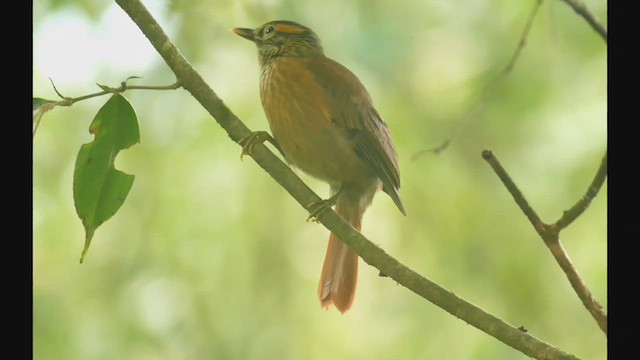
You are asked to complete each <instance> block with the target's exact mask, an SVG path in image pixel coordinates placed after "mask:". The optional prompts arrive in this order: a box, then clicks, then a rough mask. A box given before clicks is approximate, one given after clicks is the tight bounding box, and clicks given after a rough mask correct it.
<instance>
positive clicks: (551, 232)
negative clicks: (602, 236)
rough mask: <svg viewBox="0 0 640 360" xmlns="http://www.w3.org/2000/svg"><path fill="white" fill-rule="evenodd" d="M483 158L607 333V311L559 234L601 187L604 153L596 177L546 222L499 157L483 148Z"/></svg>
mask: <svg viewBox="0 0 640 360" xmlns="http://www.w3.org/2000/svg"><path fill="white" fill-rule="evenodd" d="M482 157H483V158H484V159H485V160H486V161H487V162H488V163H489V165H491V168H492V169H493V171H495V173H496V174H497V175H498V177H499V178H500V180H501V181H502V183H503V184H504V186H505V187H506V188H507V190H508V191H509V193H510V194H511V196H513V199H514V200H515V201H516V203H517V204H518V206H519V207H520V210H522V212H523V213H524V214H525V215H526V216H527V218H528V219H529V222H531V225H533V228H534V229H535V230H536V232H537V233H538V235H540V237H541V238H542V240H543V241H544V243H545V245H546V246H547V248H549V251H551V254H552V255H553V258H554V259H556V262H557V263H558V265H560V268H562V271H564V273H565V275H566V276H567V279H569V283H570V284H571V286H572V287H573V289H574V290H575V292H576V294H577V295H578V298H580V300H581V301H582V304H583V305H584V306H585V307H586V308H587V310H588V311H589V313H590V314H591V316H592V317H593V318H594V319H595V320H596V322H597V323H598V326H599V327H600V329H602V331H604V333H605V334H606V333H607V314H606V312H605V311H604V309H603V307H602V305H600V303H599V302H598V301H597V300H596V299H595V298H594V297H593V295H592V294H591V291H590V290H589V288H588V287H587V285H586V284H585V282H584V281H582V278H581V277H580V274H578V271H577V270H576V268H575V266H573V263H572V262H571V260H570V259H569V255H568V254H567V252H566V251H565V250H564V248H563V247H562V244H561V243H560V239H559V234H560V231H561V230H562V229H564V228H565V227H567V226H568V225H569V224H570V223H571V222H572V221H573V220H575V219H576V218H577V217H578V216H580V215H581V214H582V213H583V212H584V211H585V210H586V209H587V207H588V206H589V204H590V203H591V200H592V199H593V198H594V197H595V196H596V195H597V193H598V191H599V190H600V187H601V186H602V184H603V183H604V179H605V178H606V174H607V155H606V154H605V156H604V159H603V160H602V164H601V165H600V168H599V169H598V171H597V173H596V176H595V178H594V179H593V181H592V182H591V185H590V186H589V188H588V189H587V192H586V194H585V195H584V196H583V197H582V198H581V199H580V200H579V201H578V202H577V203H576V204H575V205H574V206H572V207H571V209H569V210H567V211H565V213H564V215H563V216H562V217H561V218H560V220H558V221H557V222H556V223H554V224H552V225H547V224H545V223H543V222H542V220H540V217H539V216H538V214H536V212H535V211H534V210H533V209H532V208H531V206H529V203H528V202H527V200H526V199H525V198H524V195H522V193H521V192H520V189H518V187H517V186H516V184H515V183H514V182H513V180H511V177H510V176H509V174H507V172H506V170H505V169H504V168H503V167H502V165H501V164H500V162H499V161H498V159H497V158H496V157H495V155H494V154H493V152H492V151H491V150H484V151H483V152H482Z"/></svg>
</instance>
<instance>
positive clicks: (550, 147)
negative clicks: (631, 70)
mask: <svg viewBox="0 0 640 360" xmlns="http://www.w3.org/2000/svg"><path fill="white" fill-rule="evenodd" d="M144 2H145V4H146V5H147V6H148V7H149V8H150V10H151V12H152V13H153V14H154V16H156V17H157V19H158V20H159V21H160V23H161V24H162V25H163V27H164V29H165V31H166V32H167V33H168V35H169V36H170V37H171V38H172V39H173V40H174V41H175V43H176V45H177V46H178V47H179V48H180V50H181V51H182V52H183V54H185V56H186V57H187V58H188V59H189V60H190V61H191V63H192V64H193V65H194V67H195V68H196V69H197V70H198V71H199V72H200V73H201V74H202V75H203V77H204V78H205V79H207V81H208V82H209V84H210V85H211V86H212V87H213V89H214V90H215V91H216V92H217V93H218V95H219V96H220V97H221V98H222V99H223V100H224V101H225V103H226V104H227V105H228V106H229V107H230V108H231V109H232V110H233V111H234V112H235V114H236V115H238V116H239V117H240V118H241V119H242V120H243V121H244V122H245V123H246V124H247V125H248V126H249V127H250V128H252V129H256V130H258V129H267V123H266V119H265V118H264V115H263V112H262V108H261V106H260V100H259V94H258V64H257V56H256V50H255V48H254V47H253V46H252V45H251V44H250V43H248V42H246V41H245V40H243V39H240V38H238V37H237V36H235V35H233V34H232V33H230V32H229V29H230V28H232V27H236V26H244V27H255V26H258V25H260V24H262V23H264V22H266V21H268V20H273V19H291V20H296V21H298V22H300V23H302V24H305V25H307V26H309V27H311V28H312V29H314V30H315V31H316V32H317V33H318V34H319V35H320V37H321V38H322V39H323V41H324V45H325V50H326V52H327V54H328V55H329V56H330V57H332V58H334V59H336V60H338V61H340V62H341V63H343V64H344V65H346V66H347V67H349V68H350V69H351V70H352V71H353V72H354V73H356V74H357V75H358V76H359V77H360V79H361V80H362V81H363V83H364V84H365V85H366V86H367V88H368V89H369V91H370V93H371V94H372V97H373V98H374V101H375V103H376V106H377V108H378V111H379V112H380V114H382V116H383V117H384V118H385V120H386V122H387V123H388V125H389V126H390V128H391V130H392V132H393V136H394V141H395V143H396V146H397V148H398V152H399V154H400V165H401V178H402V188H401V195H402V197H403V200H404V202H405V206H406V208H407V213H408V216H407V217H403V216H402V215H401V214H400V213H399V212H398V211H397V209H396V208H395V207H394V205H393V202H392V201H391V200H390V199H389V198H388V196H386V195H384V194H382V193H381V194H379V195H378V196H377V197H376V200H375V201H374V204H373V205H372V207H371V208H370V210H369V211H368V213H367V214H366V216H365V220H364V226H363V233H364V234H365V235H366V236H368V237H369V239H371V240H372V241H373V242H374V243H377V244H379V245H380V246H382V247H383V248H384V249H385V250H386V251H387V252H389V253H390V254H392V255H393V256H394V257H396V258H398V259H399V260H400V261H402V262H403V263H405V264H406V265H408V266H410V267H412V268H413V269H415V270H416V271H418V272H419V273H421V274H423V275H424V276H426V277H428V278H429V279H431V280H433V281H436V282H437V283H439V284H440V285H442V286H444V287H446V288H447V289H449V290H451V291H453V292H455V293H456V294H458V295H459V296H462V297H463V298H465V299H467V300H469V301H471V302H472V303H474V304H476V305H478V306H480V307H482V308H484V309H485V310H487V311H489V312H491V313H493V314H495V315H496V316H498V317H500V318H502V319H504V320H505V321H507V322H509V323H511V324H513V325H515V326H520V325H523V326H525V327H526V328H527V329H528V331H529V332H530V333H531V334H532V335H534V336H536V337H538V338H540V339H541V340H544V341H546V342H549V343H551V344H554V345H556V346H558V347H560V348H562V349H564V350H566V351H568V352H571V353H574V354H576V355H577V356H579V357H581V358H584V359H605V358H606V345H607V340H606V337H605V336H604V335H603V334H602V332H601V331H600V330H599V328H598V326H597V325H596V323H595V321H594V320H593V319H592V318H591V317H590V315H589V314H588V312H587V311H586V310H585V309H584V307H583V306H582V304H581V303H580V301H579V300H578V298H577V296H576V295H575V294H574V293H573V290H572V288H571V286H570V285H569V283H568V281H567V280H566V278H565V276H564V274H563V273H562V271H561V270H560V268H559V267H558V266H557V265H556V263H555V261H554V260H553V258H552V257H551V255H550V254H549V252H548V250H547V249H546V248H545V246H544V245H543V243H542V241H541V240H540V238H538V236H537V235H536V233H535V231H534V230H533V229H532V228H531V226H530V224H529V223H528V221H527V219H526V218H525V217H524V216H523V215H522V214H521V213H520V211H519V209H518V208H517V206H516V204H515V203H514V202H513V199H512V198H511V197H510V195H509V194H508V193H507V191H506V190H505V189H504V187H503V186H502V184H501V183H500V182H499V180H498V179H497V177H496V176H495V174H494V173H493V172H492V171H491V169H490V168H489V166H488V165H487V164H486V163H485V162H484V161H483V160H482V158H481V156H480V153H481V151H482V150H483V149H485V148H491V149H492V150H494V151H495V153H496V154H497V156H498V157H499V159H500V160H501V162H502V163H503V165H504V166H505V167H506V169H507V171H509V173H510V174H511V176H512V177H513V179H514V181H515V182H516V183H517V184H518V185H519V186H520V188H521V190H522V191H523V192H524V194H525V196H526V197H527V199H528V200H529V201H530V203H531V205H532V206H533V207H534V209H536V210H537V211H538V213H539V215H540V216H541V217H542V219H543V220H545V221H548V222H551V221H555V220H557V219H558V218H559V217H560V216H561V215H562V211H563V210H565V209H567V208H569V207H570V206H571V205H572V204H573V203H574V202H575V201H577V200H578V199H579V198H580V196H582V194H583V193H584V191H585V190H586V188H587V186H588V185H589V183H590V182H591V179H592V177H593V175H594V174H595V171H596V169H597V167H598V166H599V164H600V160H601V158H602V156H603V154H604V152H605V151H606V147H607V143H606V138H607V127H606V116H607V98H606V94H607V92H606V91H607V90H606V89H607V71H606V68H607V64H606V63H607V47H606V44H605V43H604V42H603V41H602V39H601V38H600V37H599V36H598V35H597V34H596V33H595V32H594V31H592V30H591V29H590V28H589V27H588V26H587V24H586V23H585V22H584V21H583V20H582V19H581V18H579V17H578V16H577V15H576V14H575V13H574V12H573V11H572V10H571V9H570V8H568V7H567V6H566V5H565V4H563V3H562V2H560V1H547V2H545V3H544V4H543V6H542V8H541V9H540V13H539V15H538V18H537V19H536V22H535V24H534V27H533V29H532V32H531V35H530V37H529V39H528V41H527V47H526V48H525V50H524V52H523V54H522V56H521V58H520V61H519V62H518V64H517V65H516V68H515V70H514V71H513V73H512V74H511V75H510V76H509V77H508V78H507V80H506V81H505V82H503V83H502V85H501V86H500V87H499V88H498V89H497V91H496V93H495V95H494V97H493V98H491V99H490V100H489V101H488V102H487V104H486V106H485V108H484V111H483V112H481V113H480V114H478V116H477V117H476V118H475V119H474V121H473V122H472V123H471V124H470V125H469V127H467V128H466V130H465V131H464V132H463V133H462V134H461V135H460V136H459V137H457V138H456V139H455V140H454V142H453V144H452V145H451V147H450V148H449V149H448V150H447V151H445V152H444V153H443V154H441V155H439V156H434V155H427V156H424V157H422V158H420V159H419V160H417V161H412V160H411V156H412V155H413V154H415V153H416V152H418V151H420V150H422V149H425V148H430V147H433V146H436V145H438V144H440V143H441V142H442V141H443V140H444V139H446V138H447V137H449V136H450V134H451V132H452V131H453V129H454V128H455V125H456V120H457V119H459V118H460V117H461V116H463V115H464V114H465V112H466V111H467V109H469V107H470V106H472V104H473V103H474V101H475V100H476V99H477V98H478V97H479V96H480V92H481V90H482V89H483V87H484V86H485V85H486V84H487V83H488V82H489V81H491V80H492V79H493V78H494V77H495V76H496V75H497V74H498V73H499V72H500V71H501V70H502V69H503V67H504V66H505V65H506V63H507V62H508V59H509V57H510V56H511V54H512V52H513V51H514V49H515V46H516V45H517V42H518V39H519V37H520V34H521V31H522V29H523V28H524V23H525V21H526V18H527V16H528V14H529V12H530V10H531V8H532V7H533V1H512V0H486V1H479V2H478V1H476V2H450V1H442V0H432V1H408V2H402V3H398V2H391V1H382V0H372V1H365V0H359V1H354V2H342V1H338V0H326V1H322V2H309V1H292V0H246V1H217V2H211V1H204V0H191V1H185V0H175V1H158V0H156V1H150V0H149V1H144ZM586 4H587V6H589V8H590V10H591V11H592V12H593V13H594V14H595V15H596V16H597V17H598V18H599V19H601V21H603V22H604V23H605V24H606V18H607V13H606V7H607V3H606V2H605V1H601V0H591V1H586ZM127 23H131V21H130V20H129V19H128V18H127V17H126V15H125V14H124V13H123V12H122V11H121V10H120V9H119V8H118V7H117V5H115V3H109V2H92V1H68V0H42V1H39V2H37V3H34V69H33V70H34V71H33V75H34V76H33V78H34V80H33V88H34V94H33V95H34V96H35V97H43V98H47V99H55V98H56V94H55V92H54V91H53V89H52V87H51V85H50V83H49V80H48V77H49V76H52V73H53V72H55V71H57V67H61V68H62V67H69V66H71V65H70V64H76V63H75V61H79V59H88V60H87V61H84V62H80V63H79V64H80V65H91V68H90V70H91V71H90V72H87V74H89V75H90V77H88V76H89V75H84V74H85V73H84V72H82V71H84V70H82V69H81V68H80V66H79V65H74V66H75V67H72V69H74V71H72V72H71V73H69V75H68V76H65V78H61V77H60V76H54V78H53V80H54V82H55V84H56V87H57V88H58V90H60V91H61V93H62V94H64V95H66V96H79V95H84V94H87V93H89V92H94V91H96V90H97V88H96V87H95V83H106V84H110V85H115V84H118V83H119V82H120V81H122V80H124V79H125V78H127V77H128V76H131V75H138V76H143V77H144V78H143V79H142V80H138V81H139V83H140V84H143V83H144V84H148V85H158V84H169V83H172V82H173V81H174V78H173V75H172V74H171V72H170V71H169V70H168V69H167V67H166V66H165V65H164V63H163V62H162V61H161V60H160V59H159V57H158V56H157V55H155V56H154V55H153V49H150V46H149V45H148V43H146V44H145V42H146V39H145V38H144V36H143V35H142V33H141V32H140V31H139V30H137V29H136V28H135V27H134V26H132V27H131V28H130V29H129V28H125V30H126V32H124V34H126V36H128V37H130V38H131V39H135V40H136V41H139V44H140V45H139V46H136V47H134V48H130V49H115V47H117V45H118V44H120V43H121V42H120V41H119V39H120V38H116V37H115V34H116V33H117V34H121V33H122V29H123V28H124V27H125V26H127ZM79 25H83V26H86V27H87V31H86V32H84V33H82V32H79V31H75V30H74V31H72V32H71V35H73V36H70V37H67V38H52V34H54V33H56V31H64V30H65V29H67V28H69V29H75V27H74V26H79ZM74 36H78V37H82V36H84V37H88V39H89V41H90V43H91V44H92V46H95V48H91V49H88V48H86V47H84V46H81V44H80V43H78V42H74V39H75V37H74ZM138 38H139V39H138ZM49 45H51V46H49ZM92 49H98V50H100V49H102V50H104V51H107V53H108V54H110V55H109V57H108V58H106V57H105V58H101V57H87V56H89V55H91V54H90V52H91V51H92ZM116 50H118V51H122V52H117V51H116ZM145 54H151V55H145ZM145 56H149V57H150V60H149V61H148V62H147V63H145V64H144V66H143V65H141V64H142V63H141V62H140V61H141V59H144V58H145ZM53 59H62V62H61V63H59V64H58V63H55V62H54V61H53ZM60 73H63V74H64V72H62V71H61V72H60ZM80 75H82V76H80ZM76 76H77V78H76ZM126 96H127V98H128V99H129V101H130V102H131V103H132V105H133V106H134V108H135V109H136V113H137V114H138V118H139V121H140V134H141V143H140V144H138V145H136V146H134V147H132V148H130V149H128V150H126V151H122V152H121V153H120V154H119V155H118V158H117V159H116V164H115V165H116V168H118V169H121V170H122V171H124V172H126V173H129V174H135V176H136V181H135V183H134V185H133V187H132V189H131V191H130V193H129V197H128V199H127V200H126V202H125V203H124V205H123V206H122V208H121V209H120V211H119V212H118V213H117V214H116V215H115V216H114V217H113V218H112V219H111V220H109V221H108V222H106V223H105V224H104V225H102V226H101V228H100V229H99V231H98V232H97V233H96V235H95V237H94V241H93V243H92V249H91V252H92V254H91V256H90V257H89V258H88V259H87V261H86V262H85V263H84V264H83V265H79V264H78V256H79V255H80V251H81V249H82V244H83V240H84V234H83V227H82V223H81V222H80V220H78V218H77V216H76V214H75V209H74V206H73V195H72V182H73V166H74V162H75V157H76V155H77V152H78V149H79V148H80V146H81V145H82V144H84V143H87V142H90V141H91V140H92V138H93V137H92V136H91V135H90V134H89V133H88V132H87V128H88V126H89V124H90V122H91V119H92V118H93V117H94V115H95V113H96V112H97V111H98V109H99V107H100V106H101V104H103V103H104V101H106V99H92V100H88V101H84V102H81V103H78V104H75V105H74V106H73V107H71V108H59V109H57V110H56V111H53V112H51V113H48V114H47V115H45V117H44V118H43V120H42V123H41V125H40V128H39V130H38V134H37V136H36V137H35V139H34V144H33V196H34V199H33V201H34V203H33V234H34V238H33V265H34V269H33V270H34V280H33V316H34V322H33V332H34V333H33V341H34V347H33V349H34V358H35V359H117V358H122V359H142V360H145V359H325V358H339V359H429V358H435V359H525V358H526V357H525V356H524V355H522V354H520V353H519V352H517V351H515V350H513V349H511V348H508V347H507V346H505V345H503V344H502V343H500V342H498V341H496V340H495V339H493V338H491V337H489V336H487V335H486V334H484V333H482V332H480V331H479V330H477V329H475V328H473V327H470V326H469V325H467V324H466V323H464V322H462V321H460V320H458V319H456V318H454V317H452V316H451V315H449V314H448V313H445V312H444V311H442V310H441V309H439V308H437V307H435V306H433V305H432V304H430V303H428V302H426V301H424V300H422V299H420V298H418V297H417V296H415V295H414V294H413V293H411V292H410V291H407V290H406V289H405V288H403V287H400V286H397V285H396V284H394V283H393V282H392V281H390V280H389V279H385V278H380V277H378V273H377V271H376V270H375V269H373V268H371V267H369V266H367V265H366V264H364V263H363V262H361V271H360V282H359V287H358V294H357V296H356V301H355V304H354V307H353V309H352V310H351V311H350V312H349V313H347V314H346V315H340V314H339V313H338V312H337V311H335V310H331V311H323V310H321V309H320V306H319V303H318V300H317V298H316V285H317V281H318V277H319V273H320V269H321V266H322V260H323V259H324V251H325V249H326V241H327V239H328V237H329V234H328V231H327V230H326V229H324V228H323V227H322V226H320V225H316V224H312V223H307V222H305V221H304V220H305V219H306V216H307V213H306V212H305V211H304V210H303V209H302V208H300V206H299V205H298V204H297V203H296V202H295V201H293V200H292V199H291V198H290V197H289V196H288V195H287V194H286V192H285V191H283V190H282V189H281V188H280V187H279V186H278V185H277V184H276V183H275V182H274V181H273V180H272V179H271V178H270V177H269V176H268V175H267V174H266V173H264V172H263V171H262V170H261V169H260V168H259V167H258V166H256V165H255V163H253V161H252V160H251V159H249V158H245V160H244V161H240V159H239V155H240V148H239V147H238V146H237V145H236V144H234V143H233V142H231V141H230V140H229V138H228V137H227V136H226V134H225V133H224V132H223V131H222V130H221V129H220V128H219V127H218V126H217V124H216V123H215V121H212V119H211V118H210V117H209V116H208V114H207V113H205V111H204V110H203V109H202V108H201V107H200V106H199V105H198V104H197V103H196V102H195V101H194V100H193V99H192V98H191V97H190V96H189V95H188V94H187V93H186V92H185V91H182V90H178V91H162V92H160V91H131V92H128V93H126ZM302 177H303V179H305V181H308V183H309V184H310V186H312V188H314V189H315V190H316V191H317V192H318V194H320V195H321V196H327V195H328V187H327V186H326V185H324V184H323V183H322V182H320V181H317V180H314V179H311V178H309V177H307V176H305V175H302ZM561 241H562V242H563V244H564V246H565V247H566V248H567V251H568V252H569V254H570V256H571V258H572V260H573V261H574V263H575V265H576V267H577V268H578V271H579V272H580V273H581V275H582V276H583V278H584V280H585V282H586V283H587V284H588V285H589V287H590V288H591V290H592V291H593V293H594V295H595V296H596V298H597V299H598V300H599V301H600V302H601V303H602V304H603V306H605V308H606V306H607V261H606V259H607V185H606V183H605V185H604V187H603V189H602V190H601V192H600V194H599V195H598V197H597V198H596V199H595V201H594V202H593V204H592V205H591V207H590V208H589V209H588V210H587V211H586V212H585V213H584V214H583V216H582V217H581V218H579V219H578V220H577V221H576V222H575V223H574V224H573V225H571V226H570V227H569V228H568V229H567V230H565V231H563V232H562V234H561Z"/></svg>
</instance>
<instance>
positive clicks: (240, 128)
mask: <svg viewBox="0 0 640 360" xmlns="http://www.w3.org/2000/svg"><path fill="white" fill-rule="evenodd" d="M116 2H117V3H118V4H119V5H120V7H121V8H122V9H123V10H124V11H125V12H126V13H127V14H128V15H129V16H130V17H131V19H132V20H133V21H134V22H135V23H136V24H137V25H138V27H139V28H140V29H141V30H142V32H143V33H144V34H145V36H146V37H147V38H148V39H149V41H150V42H151V44H152V45H153V46H154V47H155V49H156V50H157V51H158V53H159V54H160V55H161V56H162V58H163V59H164V60H165V62H166V63H167V65H168V66H169V67H170V68H171V70H172V71H173V72H174V73H175V75H176V78H177V79H178V80H179V81H180V83H181V84H182V85H183V87H184V89H185V90H187V91H189V92H190V93H191V94H192V95H193V97H194V98H195V99H196V100H197V101H198V102H199V103H200V104H201V105H202V106H203V107H204V108H205V109H206V110H207V111H208V112H209V113H210V114H211V115H212V116H213V117H214V118H215V119H216V121H217V122H218V123H219V124H220V125H221V126H222V127H223V128H224V130H225V131H226V132H227V133H228V135H229V137H230V138H231V139H232V140H234V141H235V142H238V141H239V140H240V139H242V138H244V137H245V136H247V135H249V134H250V133H251V132H250V130H249V129H248V128H247V127H246V126H245V125H244V124H243V123H242V122H241V121H240V120H239V119H238V118H237V117H236V115H234V114H233V113H232V112H231V110H229V109H228V108H227V107H226V106H225V105H224V103H223V102H222V100H220V98H218V96H217V95H216V94H215V93H214V92H213V90H212V89H211V88H210V87H209V86H208V85H207V84H206V83H205V82H204V80H203V79H202V78H201V76H200V75H199V74H198V73H197V72H196V71H195V70H194V69H193V67H192V66H191V65H190V64H189V63H188V62H187V60H186V59H185V58H184V57H183V56H182V55H181V54H180V52H179V51H178V49H177V48H176V47H175V46H174V45H173V44H172V43H171V41H170V40H169V39H168V38H167V36H166V35H165V34H164V32H163V30H162V29H161V27H160V25H159V24H158V23H157V22H156V21H155V20H154V19H153V18H152V16H151V15H150V14H149V12H148V11H147V10H146V8H145V7H144V5H142V4H141V3H140V2H139V1H138V0H116ZM250 155H251V156H252V157H253V158H254V160H255V161H256V163H258V165H260V166H261V167H262V168H263V169H264V170H265V171H266V172H267V173H268V174H269V175H271V177H273V178H274V179H275V180H276V181H277V182H278V183H279V184H280V185H282V187H284V188H285V190H287V191H288V192H289V194H291V196H292V197H293V198H294V199H295V200H296V201H298V203H300V204H301V205H302V206H303V207H304V208H305V209H307V205H308V204H309V203H312V202H314V201H319V200H321V199H320V198H319V197H318V196H317V195H316V194H315V193H313V191H311V189H309V188H308V187H307V186H306V185H305V184H304V183H303V182H302V180H300V178H298V176H296V175H295V174H294V173H293V172H292V171H291V169H290V168H289V167H288V166H287V165H286V164H284V163H283V162H282V161H281V160H280V159H279V158H278V157H276V156H275V155H274V154H273V153H272V152H271V151H269V150H268V149H267V148H266V147H265V146H264V145H262V144H257V145H255V146H254V147H253V148H252V151H251V154H250ZM317 219H318V221H319V222H321V223H322V224H323V225H324V226H326V227H327V228H328V229H329V230H330V231H331V232H333V233H334V234H336V235H337V236H338V237H339V238H340V239H341V240H342V241H343V242H345V243H346V244H347V245H348V246H349V247H350V248H351V249H352V250H353V251H354V252H356V253H357V254H358V255H359V256H360V257H361V258H362V259H363V260H364V261H365V262H366V263H368V264H369V265H371V266H374V267H375V268H377V269H378V270H380V272H382V273H383V274H386V275H387V276H389V277H390V278H392V279H393V280H395V281H396V282H397V283H399V284H401V285H403V286H405V287H407V288H408V289H410V290H411V291H413V292H414V293H416V294H418V295H419V296H421V297H423V298H425V299H427V300H429V301H430V302H432V303H434V304H436V305H437V306H439V307H441V308H442V309H444V310H445V311H447V312H449V313H451V314H452V315H454V316H456V317H458V318H460V319H462V320H464V321H465V322H467V323H469V324H470V325H473V326H475V327H476V328H478V329H480V330H482V331H484V332H486V333H487V334H490V335H491V336H494V337H495V338H496V339H498V340H500V341H502V342H504V343H505V344H507V345H509V346H512V347H513V348H515V349H517V350H519V351H521V352H523V353H524V354H527V355H529V356H531V357H534V358H536V359H549V360H551V359H577V357H575V356H574V355H571V354H568V353H566V352H564V351H562V350H560V349H557V348H555V347H553V346H551V345H549V344H547V343H545V342H543V341H540V340H538V339H536V338H535V337H533V336H531V335H529V334H527V333H526V332H524V331H522V330H521V329H519V328H516V327H513V326H511V325H509V324H507V323H506V322H504V321H502V320H500V319H498V318H496V317H495V316H493V315H491V314H488V313H486V312H484V311H483V310H482V309H480V308H478V307H476V306H474V305H473V304H470V303H468V302H466V301H464V300H463V299H461V298H459V297H457V296H456V295H455V294H453V293H452V292H450V291H448V290H446V289H444V288H442V287H440V286H438V285H437V284H435V283H433V282H431V281H430V280H428V279H426V278H424V277H423V276H421V275H420V274H418V273H416V272H415V271H413V270H411V269H409V268H408V267H406V266H405V265H403V264H401V263H400V262H398V260H396V259H394V258H393V257H391V256H390V255H388V254H387V253H385V252H384V250H382V249H380V248H379V247H377V246H375V245H374V244H373V243H372V242H371V241H369V240H367V239H366V238H365V237H364V236H363V235H362V234H360V233H359V232H358V231H357V230H355V229H354V228H353V227H352V226H351V225H349V224H348V223H347V222H345V221H344V220H343V219H342V218H341V217H340V216H338V215H337V214H336V213H335V212H334V211H332V210H330V209H327V210H326V211H324V212H322V213H320V214H319V215H318V216H317Z"/></svg>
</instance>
